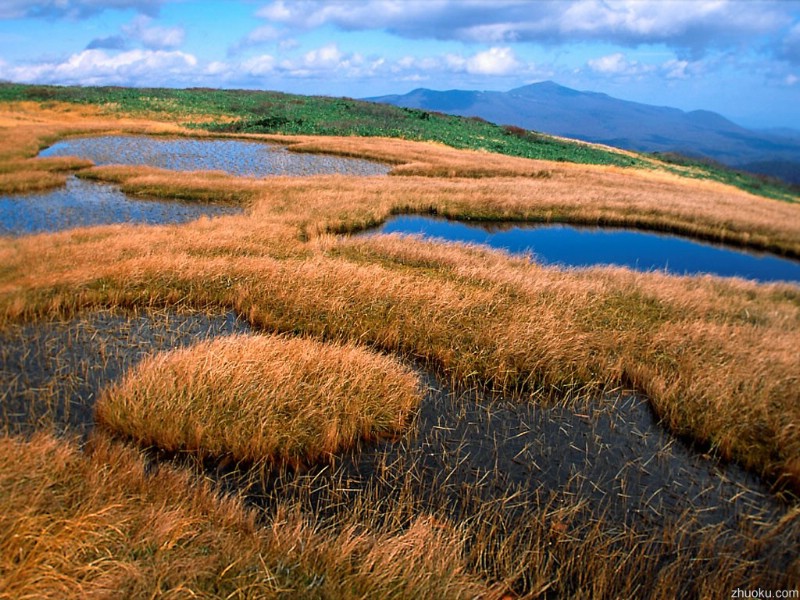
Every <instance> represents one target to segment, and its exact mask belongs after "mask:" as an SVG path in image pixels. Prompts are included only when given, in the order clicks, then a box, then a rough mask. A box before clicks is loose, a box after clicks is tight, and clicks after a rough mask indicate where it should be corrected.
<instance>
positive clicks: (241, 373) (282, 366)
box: [96, 335, 421, 465]
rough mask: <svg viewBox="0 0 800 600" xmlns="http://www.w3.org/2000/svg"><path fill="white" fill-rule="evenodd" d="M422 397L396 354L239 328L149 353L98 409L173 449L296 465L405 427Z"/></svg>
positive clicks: (129, 430)
mask: <svg viewBox="0 0 800 600" xmlns="http://www.w3.org/2000/svg"><path fill="white" fill-rule="evenodd" d="M420 400H421V392H420V386H419V381H418V379H417V378H416V377H415V376H414V375H413V374H412V372H411V371H409V370H408V369H407V368H405V367H403V366H402V365H400V364H399V363H398V362H397V361H395V360H393V359H391V358H387V357H384V356H380V355H378V354H375V353H373V352H369V351H366V350H363V349H361V348H358V347H356V346H354V345H352V344H324V343H320V342H316V341H313V340H308V339H291V338H283V337H277V336H249V335H239V336H231V337H227V338H222V339H218V340H213V341H207V342H203V343H200V344H197V345H196V346H193V347H190V348H185V349H181V350H175V351H172V352H167V353H163V354H160V355H156V356H153V357H151V358H149V359H146V360H144V361H142V363H140V364H139V365H138V366H137V367H136V368H135V369H134V371H133V372H132V373H129V374H128V375H127V376H126V377H125V378H124V379H123V380H122V382H120V383H119V384H118V385H115V386H112V387H111V388H110V389H108V390H107V391H106V392H105V393H104V394H103V395H102V397H101V398H100V399H99V401H98V403H97V407H96V418H97V422H98V424H99V425H100V426H102V427H103V428H105V429H107V430H109V431H112V432H114V433H117V434H120V435H122V436H125V437H127V438H131V439H134V440H137V441H138V442H139V443H141V444H144V445H153V446H157V447H158V448H161V449H163V450H166V451H168V452H178V451H188V452H191V453H194V454H197V455H199V456H201V457H206V456H213V457H223V456H229V457H231V458H232V459H233V460H235V461H237V462H246V463H256V464H273V465H274V464H281V463H288V464H291V465H299V464H301V463H306V462H312V461H315V460H317V459H320V458H322V457H325V456H327V455H329V454H332V453H334V452H337V451H340V450H342V449H344V448H349V447H352V446H353V445H355V444H356V443H358V441H359V440H369V439H374V438H378V437H381V436H384V435H391V434H395V433H397V432H399V431H401V430H402V429H403V427H404V425H405V424H406V423H407V421H408V418H409V415H410V412H411V411H412V410H413V409H414V408H415V407H416V406H417V404H418V403H419V401H420Z"/></svg>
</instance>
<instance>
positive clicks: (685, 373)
mask: <svg viewBox="0 0 800 600" xmlns="http://www.w3.org/2000/svg"><path fill="white" fill-rule="evenodd" d="M41 115H42V118H45V116H47V113H46V112H42V113H41ZM92 124H93V125H92ZM80 125H81V126H82V127H83V128H84V129H86V128H88V127H89V126H90V125H91V126H92V127H95V128H98V130H99V129H100V128H102V127H105V128H108V129H109V130H111V129H114V130H120V129H122V130H127V131H133V130H134V129H135V128H136V127H139V131H149V130H152V131H155V130H158V129H159V128H160V127H162V125H161V124H158V123H155V124H153V123H150V124H147V123H142V122H136V123H127V124H126V123H120V122H115V121H111V120H109V121H108V122H99V121H97V122H96V121H92V120H91V119H90V120H88V121H87V122H86V123H85V124H83V123H82V124H80ZM32 127H33V129H30V130H24V131H23V132H22V134H21V135H20V136H19V137H16V136H15V137H14V138H13V139H12V138H11V137H9V136H7V135H6V136H5V137H4V138H3V148H5V149H6V150H5V151H4V152H5V153H6V154H14V153H15V152H16V153H17V154H18V153H19V152H22V150H20V148H22V147H28V146H30V147H38V146H39V145H41V143H42V142H41V140H42V139H43V137H42V136H43V135H44V134H43V133H42V132H43V131H45V130H46V132H47V135H48V136H51V137H53V136H59V135H65V134H68V133H70V132H73V131H76V130H78V129H79V127H78V125H76V124H74V123H73V124H70V127H72V129H65V128H64V127H62V126H59V125H56V124H51V125H42V124H37V125H35V126H32ZM125 128H128V129H125ZM17 129H24V128H20V127H17ZM15 133H16V130H15ZM270 139H278V138H276V137H275V136H272V137H271V138H270ZM19 140H21V141H19ZM25 140H28V141H27V142H26V141H25ZM37 140H38V141H37ZM295 141H297V142H298V143H300V144H301V145H302V144H305V149H306V150H320V149H325V150H326V151H332V150H333V149H334V147H337V146H340V147H341V149H340V152H342V153H346V154H349V155H358V156H362V157H363V156H371V157H373V158H377V157H380V158H384V159H390V158H391V159H392V160H393V161H394V162H396V163H402V164H413V161H414V160H417V159H419V160H422V159H425V160H426V161H427V162H428V163H430V164H451V165H452V164H457V165H459V164H460V165H461V167H463V168H469V167H470V165H475V164H478V163H479V164H480V166H481V168H488V169H490V170H491V169H498V170H499V171H498V172H499V173H502V174H504V175H507V174H508V172H509V171H513V172H524V169H528V170H530V173H528V174H529V175H530V174H531V173H533V174H534V176H533V177H529V176H527V177H526V176H517V177H507V176H503V177H491V178H484V179H477V180H476V179H464V178H457V177H456V178H449V177H448V178H436V177H415V176H404V177H373V178H354V177H344V176H321V177H311V178H302V179H301V178H270V179H268V180H255V179H238V178H235V177H228V176H224V175H221V174H219V173H168V172H163V171H158V170H154V169H149V168H130V167H125V168H118V167H104V168H94V169H91V170H90V171H88V172H87V175H88V176H93V177H97V178H100V179H108V180H112V181H116V182H119V183H121V185H122V186H123V189H125V190H126V191H128V192H129V193H142V194H147V195H160V196H166V197H186V198H199V199H205V200H208V199H220V200H225V201H232V202H240V203H245V204H248V205H249V209H248V212H247V214H245V215H242V216H238V217H225V218H220V219H215V220H208V219H205V220H201V221H198V222H196V223H193V224H189V225H186V226H182V227H175V226H173V227H157V228H153V227H123V226H110V227H99V228H94V229H92V230H91V231H88V230H74V231H70V232H63V233H57V234H53V235H49V236H37V237H28V238H19V239H16V240H10V239H6V240H3V241H0V259H2V264H3V269H2V271H0V311H1V312H0V319H2V320H6V321H7V320H20V319H22V320H29V319H36V318H41V317H44V316H48V315H50V316H53V315H59V314H70V313H72V312H75V311H79V310H84V309H87V308H97V307H114V306H151V305H152V306H179V305H186V306H191V307H194V308H199V309H203V308H205V307H209V306H215V307H221V308H233V309H234V310H236V311H238V312H239V314H241V315H243V316H244V317H245V318H247V319H248V320H250V321H251V322H252V323H253V324H256V325H258V326H260V327H262V328H264V329H266V330H268V331H282V332H293V333H301V334H305V335H312V336H318V337H322V338H334V339H340V340H357V341H359V342H366V343H368V344H372V345H374V346H376V347H379V348H383V349H386V350H389V351H396V352H401V353H406V354H409V355H413V356H416V357H419V358H422V359H423V360H426V361H428V362H429V364H431V365H433V366H435V367H436V368H438V369H439V370H440V371H441V372H442V373H444V374H446V375H447V376H448V377H450V378H452V380H454V381H455V382H458V383H470V382H478V383H479V384H481V385H489V386H490V387H495V388H497V389H501V390H506V391H515V392H522V393H525V394H528V393H530V392H534V393H537V394H539V393H540V394H541V395H542V396H543V397H549V398H554V397H558V396H560V395H562V394H565V393H566V394H570V393H571V394H573V395H574V394H575V393H579V392H581V391H586V392H592V393H595V392H597V391H598V390H600V389H603V388H606V389H607V388H609V387H611V388H613V387H617V386H633V387H634V388H635V389H637V390H639V391H642V392H645V393H647V394H648V395H649V397H650V399H651V401H652V402H653V405H654V407H655V408H656V410H657V411H658V413H659V414H660V415H661V416H662V417H663V418H664V419H665V422H666V423H667V425H668V426H669V427H670V428H671V429H672V430H673V431H675V432H676V433H680V434H682V435H686V436H688V437H690V438H692V439H694V440H696V441H698V442H700V443H701V444H705V445H709V446H711V447H712V448H715V449H716V450H717V451H718V452H719V453H720V455H721V456H723V457H728V458H734V459H736V460H738V461H740V462H742V463H743V464H744V465H746V466H747V467H749V468H751V469H753V470H755V471H757V472H759V473H762V474H764V475H767V476H768V477H770V478H773V479H778V480H785V481H787V482H788V483H790V484H793V485H797V484H798V482H800V442H798V438H797V435H796V427H797V423H798V422H800V414H798V410H800V408H798V407H800V399H799V398H798V394H800V385H798V375H797V374H798V373H800V359H799V358H798V353H797V352H796V348H797V347H798V346H800V327H799V326H798V325H799V323H800V311H799V309H798V306H799V305H800V300H798V292H797V288H795V287H791V286H789V287H786V286H780V285H772V286H757V285H755V284H750V283H743V282H735V281H725V282H723V281H720V280H717V279H714V278H677V277H668V276H664V275H661V274H634V273H630V272H627V271H624V270H615V269H593V270H589V271H585V272H563V271H560V270H558V269H552V268H548V269H545V268H541V267H539V266H536V265H531V264H528V262H527V261H525V260H521V259H510V258H508V257H506V256H504V255H502V254H501V253H496V252H486V251H480V250H470V249H465V248H463V247H458V246H452V245H451V246H441V245H432V244H428V243H422V242H419V241H413V240H403V239H389V238H373V239H369V240H341V239H338V238H336V237H333V236H331V235H330V233H331V232H341V231H353V230H357V229H359V228H363V227H366V226H369V225H374V224H376V223H378V222H380V221H381V220H382V219H385V218H386V217H387V216H388V215H390V214H392V213H397V212H435V213H436V214H440V215H449V216H462V217H471V218H480V219H531V220H538V221H559V220H561V221H572V222H582V223H607V224H619V225H630V226H639V227H647V228H655V229H665V230H672V231H682V232H684V233H690V234H692V235H695V236H699V237H707V238H711V239H717V240H728V241H733V242H737V243H740V244H742V245H747V246H751V247H757V248H759V247H760V248H771V249H773V250H776V251H779V252H782V253H785V254H789V255H795V256H797V255H800V206H798V205H793V204H789V203H782V202H778V201H774V200H768V199H764V198H757V197H754V196H751V195H748V194H746V193H744V192H741V191H739V190H736V189H733V188H729V187H726V186H723V185H721V184H717V183H710V182H697V181H691V180H684V179H680V178H678V177H676V176H674V175H670V174H665V173H661V172H643V171H633V170H620V169H614V168H608V167H585V166H577V165H562V164H560V163H547V164H544V165H543V164H541V163H539V162H535V161H524V160H523V159H509V158H507V157H496V156H489V155H487V156H484V155H483V154H481V153H473V152H459V151H455V150H452V149H449V148H444V147H441V146H436V145H433V144H415V143H412V142H405V141H402V140H391V141H387V140H369V139H367V140H362V139H353V140H350V139H348V140H343V139H339V138H334V139H317V140H312V139H309V138H303V139H300V140H295ZM26 144H27V145H28V146H26ZM14 148H16V150H14ZM477 155H480V156H477ZM409 161H412V162H411V163H409ZM437 161H439V162H438V163H437ZM447 161H451V162H450V163H448V162H447ZM459 161H460V162H459ZM495 163H497V165H495ZM504 165H505V166H504ZM461 167H459V168H461ZM454 168H455V167H454ZM503 169H506V171H503ZM515 169H523V170H522V171H515ZM543 169H544V170H546V171H547V172H548V173H549V175H548V176H544V175H541V173H542V170H543ZM455 174H458V173H457V169H456V172H455ZM537 174H538V175H537ZM742 415H747V420H743V419H742Z"/></svg>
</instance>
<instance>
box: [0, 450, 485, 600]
mask: <svg viewBox="0 0 800 600" xmlns="http://www.w3.org/2000/svg"><path fill="white" fill-rule="evenodd" d="M256 519H257V515H256V513H255V511H253V510H248V509H245V508H244V507H243V505H242V503H241V502H239V501H238V500H236V499H232V498H222V497H220V496H219V495H217V493H216V492H215V491H214V490H213V489H212V487H211V486H210V485H208V484H204V483H198V482H195V481H192V478H191V476H190V475H189V473H188V472H181V471H178V470H176V469H175V468H171V467H169V466H167V465H162V466H160V468H159V469H158V471H157V472H155V473H151V474H148V473H147V470H146V468H145V463H144V461H143V460H142V458H141V457H140V456H139V454H138V453H137V452H135V451H133V450H131V449H129V448H126V447H124V446H121V445H119V444H115V443H110V442H109V441H108V440H107V439H105V438H103V437H98V438H95V439H94V441H93V443H92V444H91V447H90V448H89V451H88V453H87V454H86V455H84V454H83V453H81V452H80V451H79V450H78V449H77V448H76V447H75V446H74V445H72V444H70V443H67V442H65V441H63V440H56V439H54V438H52V437H49V436H46V435H42V434H38V435H36V436H34V437H33V439H31V440H29V441H24V440H22V439H19V438H9V437H0V597H2V598H34V597H35V598H59V599H61V598H76V599H77V598H87V597H99V598H154V597H192V598H231V597H235V598H275V597H286V596H290V597H302V598H307V597H320V598H322V597H324V598H331V597H337V598H348V597H380V598H422V597H426V598H475V597H490V596H489V592H490V590H489V588H488V587H487V586H486V585H485V584H483V583H482V582H481V581H480V579H479V578H477V577H475V576H471V575H469V574H468V573H467V572H466V569H465V568H464V566H463V560H462V559H461V554H462V552H463V538H462V536H461V535H460V534H459V533H457V532H456V531H455V530H453V529H452V528H450V527H445V526H443V524H442V523H441V522H437V521H435V520H433V519H430V518H426V517H424V516H421V517H419V518H418V519H417V520H415V521H414V522H413V524H412V525H411V526H410V527H408V528H406V529H400V528H396V529H395V530H394V531H387V532H368V531H365V530H364V529H363V528H360V527H358V526H357V525H356V524H355V523H350V524H349V525H348V524H344V526H342V527H339V528H336V529H334V528H331V527H328V526H324V525H322V524H318V523H315V521H314V519H311V518H308V517H306V516H304V515H303V514H301V513H299V512H298V511H297V510H294V509H293V508H292V507H291V506H289V507H284V506H277V507H275V508H274V510H273V511H271V512H270V514H269V515H266V523H265V525H266V526H265V527H264V526H260V525H259V524H258V523H257V520H256Z"/></svg>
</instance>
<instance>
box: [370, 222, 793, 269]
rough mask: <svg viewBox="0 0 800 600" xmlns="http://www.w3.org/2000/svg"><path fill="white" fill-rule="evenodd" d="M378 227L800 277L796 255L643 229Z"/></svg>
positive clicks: (496, 244)
mask: <svg viewBox="0 0 800 600" xmlns="http://www.w3.org/2000/svg"><path fill="white" fill-rule="evenodd" d="M376 232H377V233H405V234H417V235H423V236H426V237H432V238H441V239H445V240H448V241H457V242H469V243H475V244H485V245H488V246H491V247H492V248H501V249H505V250H507V251H509V252H512V253H520V254H522V253H531V254H532V255H533V256H534V258H535V259H536V260H537V261H539V262H541V263H545V264H558V265H564V266H568V267H588V266H593V265H608V264H613V265H620V266H625V267H629V268H631V269H636V270H638V271H653V270H658V271H667V272H669V273H674V274H679V275H684V274H692V275H693V274H698V273H710V274H712V275H719V276H722V277H744V278H746V279H755V280H756V281H762V282H767V281H794V282H800V263H799V262H796V261H792V260H788V259H784V258H778V257H776V256H770V255H762V254H754V253H748V252H744V251H742V250H734V249H730V248H724V247H721V246H715V245H712V244H705V243H700V242H695V241H691V240H688V239H685V238H680V237H677V236H673V235H660V234H655V233H645V232H640V231H629V230H622V229H598V228H580V227H570V226H566V225H547V226H525V225H520V224H516V225H507V226H505V227H498V226H497V225H496V224H495V225H494V226H492V227H490V228H487V227H481V226H479V225H474V224H469V225H467V224H465V223H463V222H456V221H447V220H443V219H435V218H432V217H422V216H401V217H396V218H393V219H391V220H389V221H387V222H386V223H385V224H384V225H383V226H382V227H380V228H378V229H377V230H372V231H370V233H376Z"/></svg>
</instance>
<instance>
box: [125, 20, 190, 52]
mask: <svg viewBox="0 0 800 600" xmlns="http://www.w3.org/2000/svg"><path fill="white" fill-rule="evenodd" d="M152 21H153V20H152V19H151V18H150V17H147V16H144V15H140V16H138V17H136V18H135V19H134V20H133V21H131V22H130V23H129V24H128V25H124V26H123V27H122V32H123V33H124V34H125V35H126V36H128V37H131V38H133V39H135V40H138V41H139V42H140V43H141V44H142V45H143V46H144V47H145V48H149V49H151V50H166V49H172V48H177V47H178V46H180V45H181V44H182V43H183V39H184V36H185V32H184V30H183V29H182V28H180V27H159V26H157V25H151V23H152Z"/></svg>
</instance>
